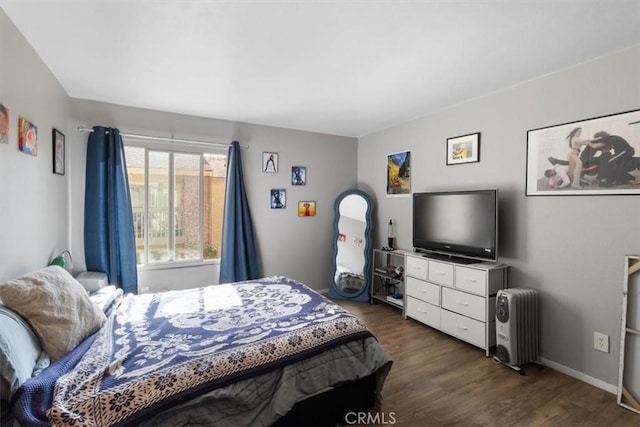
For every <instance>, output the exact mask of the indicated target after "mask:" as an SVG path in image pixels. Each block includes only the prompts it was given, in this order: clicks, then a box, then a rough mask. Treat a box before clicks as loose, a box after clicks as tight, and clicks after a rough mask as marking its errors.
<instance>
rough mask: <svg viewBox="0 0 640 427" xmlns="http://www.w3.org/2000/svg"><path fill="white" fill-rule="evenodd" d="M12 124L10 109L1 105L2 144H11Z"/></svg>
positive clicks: (0, 128)
mask: <svg viewBox="0 0 640 427" xmlns="http://www.w3.org/2000/svg"><path fill="white" fill-rule="evenodd" d="M10 124H11V119H10V117H9V108H7V107H6V106H4V105H2V104H0V144H8V143H9V131H10V130H11V129H10V127H9V126H10Z"/></svg>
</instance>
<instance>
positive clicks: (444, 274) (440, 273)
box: [436, 271, 447, 276]
mask: <svg viewBox="0 0 640 427" xmlns="http://www.w3.org/2000/svg"><path fill="white" fill-rule="evenodd" d="M436 273H437V274H439V275H441V276H446V275H447V273H445V272H444V271H436Z"/></svg>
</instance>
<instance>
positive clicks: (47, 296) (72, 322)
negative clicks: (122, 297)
mask: <svg viewBox="0 0 640 427" xmlns="http://www.w3.org/2000/svg"><path fill="white" fill-rule="evenodd" d="M0 298H1V299H2V301H3V302H4V304H5V305H6V306H7V307H9V308H10V309H12V310H14V311H15V312H17V313H18V314H20V315H21V316H22V317H23V318H24V319H25V320H26V321H27V322H29V324H30V325H31V328H32V329H33V331H34V332H35V333H36V335H37V336H38V338H40V342H41V343H42V347H43V348H44V350H45V351H46V352H47V353H48V354H49V357H51V360H52V361H56V360H58V359H60V358H61V357H62V356H64V355H65V354H67V353H68V352H69V351H71V350H73V349H74V348H75V347H76V346H77V345H78V344H80V342H82V341H83V340H84V339H85V338H86V337H88V336H89V335H91V334H93V333H94V332H96V331H97V330H98V329H99V328H100V327H101V326H102V324H103V323H104V321H105V320H106V318H105V315H104V313H103V312H102V310H100V309H99V308H98V307H97V306H96V305H95V304H94V303H93V302H92V301H91V300H90V299H89V295H87V291H85V289H84V288H83V287H82V285H81V284H80V283H79V282H78V281H77V280H76V279H74V278H73V277H72V276H71V275H70V274H69V273H68V272H67V270H65V269H64V268H62V267H58V266H55V265H53V266H49V267H46V268H43V269H41V270H38V271H35V272H33V273H30V274H26V275H24V276H21V277H19V278H17V279H14V280H11V281H9V282H6V283H4V284H2V285H0Z"/></svg>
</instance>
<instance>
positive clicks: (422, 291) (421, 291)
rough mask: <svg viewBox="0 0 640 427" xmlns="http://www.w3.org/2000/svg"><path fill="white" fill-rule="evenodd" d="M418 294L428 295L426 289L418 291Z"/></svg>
mask: <svg viewBox="0 0 640 427" xmlns="http://www.w3.org/2000/svg"><path fill="white" fill-rule="evenodd" d="M420 293H421V294H428V293H429V291H427V290H426V289H420Z"/></svg>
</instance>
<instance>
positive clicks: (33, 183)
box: [0, 9, 69, 283]
mask: <svg viewBox="0 0 640 427" xmlns="http://www.w3.org/2000/svg"><path fill="white" fill-rule="evenodd" d="M0 103H2V104H3V105H5V106H6V107H8V108H9V109H10V121H11V135H10V141H9V144H0V283H2V282H4V281H6V280H8V279H12V278H14V277H16V276H18V275H20V274H24V273H27V272H30V271H33V270H36V269H38V268H40V267H42V266H45V265H47V264H48V262H49V261H50V259H51V257H52V255H54V254H55V255H57V254H58V253H59V252H60V251H62V250H63V249H66V248H68V247H69V225H68V224H69V219H68V201H69V199H68V191H67V183H68V176H67V175H65V176H61V175H54V174H53V173H52V169H53V167H52V163H53V161H52V149H51V130H52V128H53V127H55V128H56V129H58V130H60V131H61V132H62V133H65V134H68V132H67V128H66V123H67V112H68V97H67V95H66V93H65V92H64V90H63V89H62V87H61V86H60V84H59V83H58V81H57V80H56V79H55V78H54V77H53V75H52V74H51V73H50V72H49V70H48V68H47V67H46V66H45V65H44V64H43V62H42V61H41V60H40V58H39V57H38V56H37V55H36V54H35V53H34V52H33V50H32V49H31V47H30V46H29V44H28V43H27V42H26V40H25V39H24V38H23V37H22V35H21V34H20V33H19V32H18V30H17V29H16V28H15V27H14V25H13V23H12V22H11V21H10V20H9V18H8V17H7V15H6V14H5V13H4V11H3V10H1V9H0ZM19 116H21V117H24V118H26V119H27V120H29V121H31V122H32V123H33V124H35V125H36V126H37V127H38V155H37V157H34V156H31V155H28V154H24V153H22V152H20V151H18V117H19Z"/></svg>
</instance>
